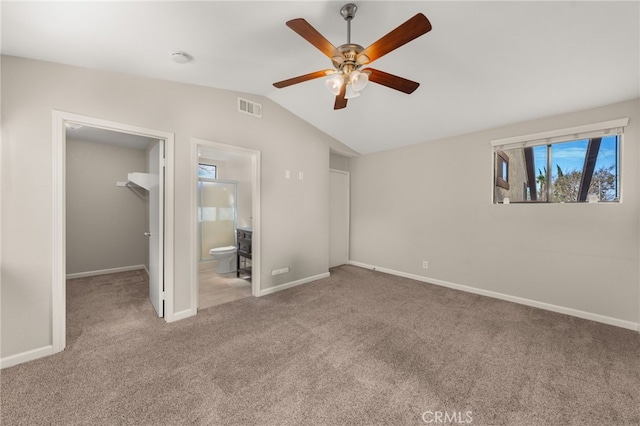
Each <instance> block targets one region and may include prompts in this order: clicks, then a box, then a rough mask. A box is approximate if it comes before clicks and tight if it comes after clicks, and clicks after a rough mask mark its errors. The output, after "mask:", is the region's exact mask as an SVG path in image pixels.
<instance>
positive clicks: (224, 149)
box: [191, 138, 260, 310]
mask: <svg viewBox="0 0 640 426" xmlns="http://www.w3.org/2000/svg"><path fill="white" fill-rule="evenodd" d="M191 152H192V157H191V158H192V162H191V169H192V181H191V182H192V184H191V188H192V198H191V199H192V207H191V218H192V247H193V252H192V253H193V256H192V262H193V270H192V271H193V272H192V295H194V301H193V306H195V307H196V310H197V309H204V308H208V307H212V306H216V305H219V304H222V303H227V302H230V301H233V300H238V299H241V298H244V297H248V296H251V295H253V296H257V295H258V293H259V289H260V266H259V265H260V179H259V176H260V152H259V151H254V150H250V149H246V148H240V147H236V146H232V145H226V144H221V143H217V142H211V141H206V140H201V139H195V138H194V139H192V141H191Z"/></svg>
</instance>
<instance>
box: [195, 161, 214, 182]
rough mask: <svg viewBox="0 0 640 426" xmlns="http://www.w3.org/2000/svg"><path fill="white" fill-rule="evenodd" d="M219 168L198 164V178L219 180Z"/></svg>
mask: <svg viewBox="0 0 640 426" xmlns="http://www.w3.org/2000/svg"><path fill="white" fill-rule="evenodd" d="M217 172H218V171H217V168H216V166H214V165H213V164H204V163H200V164H198V177H203V178H208V179H217V178H218V177H217Z"/></svg>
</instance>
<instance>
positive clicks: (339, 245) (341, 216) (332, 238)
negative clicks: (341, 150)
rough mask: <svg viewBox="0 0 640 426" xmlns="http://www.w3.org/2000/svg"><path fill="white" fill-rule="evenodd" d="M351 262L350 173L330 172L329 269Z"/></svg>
mask: <svg viewBox="0 0 640 426" xmlns="http://www.w3.org/2000/svg"><path fill="white" fill-rule="evenodd" d="M348 261H349V173H348V172H343V171H340V170H330V171H329V267H330V268H333V267H334V266H339V265H344V264H345V263H347V262H348Z"/></svg>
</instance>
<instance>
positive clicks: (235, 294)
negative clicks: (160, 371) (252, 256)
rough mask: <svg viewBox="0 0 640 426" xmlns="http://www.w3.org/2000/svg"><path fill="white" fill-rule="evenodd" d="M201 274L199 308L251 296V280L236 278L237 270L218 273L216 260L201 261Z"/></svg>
mask: <svg viewBox="0 0 640 426" xmlns="http://www.w3.org/2000/svg"><path fill="white" fill-rule="evenodd" d="M199 274H200V275H199V284H200V285H199V287H200V290H199V293H198V296H199V300H198V302H199V303H198V305H199V306H198V309H205V308H210V307H212V306H216V305H221V304H223V303H228V302H233V301H234V300H239V299H244V298H245V297H249V296H251V281H248V280H243V279H240V278H236V273H235V272H231V273H228V274H218V273H217V272H216V262H203V263H200V267H199Z"/></svg>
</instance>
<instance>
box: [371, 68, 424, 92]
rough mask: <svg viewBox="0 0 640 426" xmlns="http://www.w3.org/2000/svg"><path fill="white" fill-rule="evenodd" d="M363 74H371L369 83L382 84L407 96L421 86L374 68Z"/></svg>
mask: <svg viewBox="0 0 640 426" xmlns="http://www.w3.org/2000/svg"><path fill="white" fill-rule="evenodd" d="M363 72H368V73H369V81H373V82H374V83H378V84H382V85H383V86H387V87H389V88H391V89H395V90H399V91H401V92H404V93H406V94H410V93H413V92H414V91H415V90H416V89H417V88H418V86H420V83H417V82H415V81H411V80H407V79H406V78H402V77H398V76H397V75H393V74H389V73H388V72H384V71H380V70H376V69H373V68H367V69H366V70H364V71H363Z"/></svg>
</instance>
